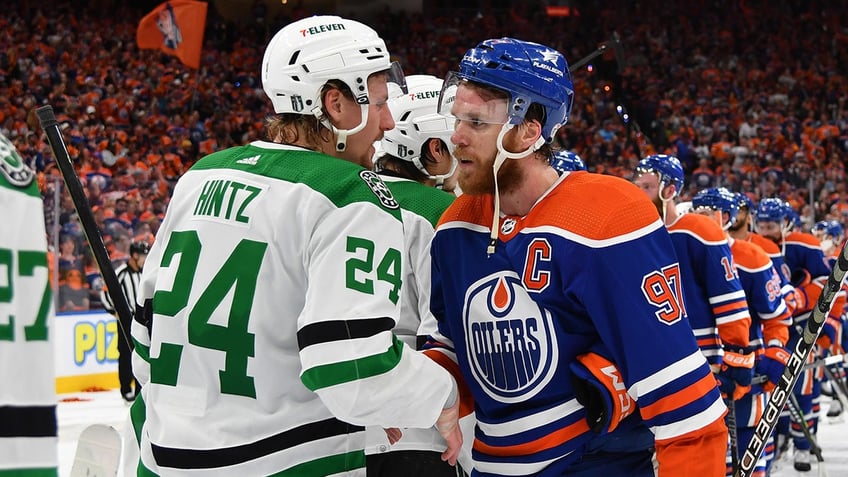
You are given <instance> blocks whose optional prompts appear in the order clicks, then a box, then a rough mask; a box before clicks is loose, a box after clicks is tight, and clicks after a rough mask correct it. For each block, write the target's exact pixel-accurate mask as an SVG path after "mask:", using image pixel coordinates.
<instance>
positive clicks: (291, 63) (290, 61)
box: [289, 50, 300, 65]
mask: <svg viewBox="0 0 848 477" xmlns="http://www.w3.org/2000/svg"><path fill="white" fill-rule="evenodd" d="M298 56H300V50H297V51H295V52H294V53H293V54H292V55H291V58H289V64H290V65H293V64H294V63H295V61H297V57H298Z"/></svg>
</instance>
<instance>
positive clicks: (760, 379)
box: [751, 354, 848, 397]
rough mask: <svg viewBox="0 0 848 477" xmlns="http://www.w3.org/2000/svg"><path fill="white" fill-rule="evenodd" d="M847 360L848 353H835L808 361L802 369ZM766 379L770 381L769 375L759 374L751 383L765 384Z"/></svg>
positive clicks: (847, 394)
mask: <svg viewBox="0 0 848 477" xmlns="http://www.w3.org/2000/svg"><path fill="white" fill-rule="evenodd" d="M846 360H848V354H835V355H833V356H828V357H827V358H819V359H817V360H815V361H813V362H812V363H807V364H805V365H804V367H803V368H802V369H805V370H806V369H815V368H822V367H824V368H827V367H828V366H831V365H834V364H838V363H844V362H845V361H846ZM766 381H768V376H766V375H765V374H758V375H756V376H754V378H753V379H752V380H751V384H763V383H765V382H766ZM845 397H848V389H846V393H845Z"/></svg>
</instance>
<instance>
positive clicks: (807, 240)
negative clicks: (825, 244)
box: [784, 232, 821, 247]
mask: <svg viewBox="0 0 848 477" xmlns="http://www.w3.org/2000/svg"><path fill="white" fill-rule="evenodd" d="M784 240H785V241H786V242H795V243H802V244H804V245H809V246H810V247H821V242H820V241H819V239H817V238H815V237H814V236H813V235H812V234H808V233H804V232H790V233H789V235H787V236H786V238H785V239H784Z"/></svg>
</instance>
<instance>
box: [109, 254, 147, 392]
mask: <svg viewBox="0 0 848 477" xmlns="http://www.w3.org/2000/svg"><path fill="white" fill-rule="evenodd" d="M129 251H130V254H129V258H128V259H127V261H126V262H125V263H123V264H121V265H119V266H118V268H116V269H115V275H116V276H117V278H118V283H119V284H120V285H121V290H122V293H123V294H124V296H125V297H126V299H127V303H128V304H129V303H132V304H135V302H136V295H137V294H138V284H139V281H140V280H141V271H142V269H143V268H144V261H145V260H147V254H148V253H149V252H150V245H149V244H148V243H147V242H133V243H131V244H130V250H129ZM100 299H101V301H102V302H103V308H104V309H105V310H106V311H108V312H109V313H111V314H112V315H114V316H115V319H116V320H120V319H121V317H120V316H118V315H117V313H116V312H115V305H114V304H113V303H112V297H111V296H109V292H108V290H106V289H105V288H104V289H103V290H102V291H101V292H100ZM131 311H135V309H134V307H132V308H131ZM120 325H121V328H122V329H124V330H127V331H129V330H130V329H131V328H132V322H130V323H124V322H123V321H121V322H120ZM116 339H117V340H118V382H119V383H120V386H121V397H123V398H124V401H126V402H133V401H134V400H135V398H136V396H138V394H139V392H140V391H141V385H140V384H139V382H138V380H137V379H136V378H135V375H134V374H133V370H132V351H133V348H134V346H133V344H132V342H131V341H130V340H126V339H124V336H123V335H119V336H118V337H117V338H116Z"/></svg>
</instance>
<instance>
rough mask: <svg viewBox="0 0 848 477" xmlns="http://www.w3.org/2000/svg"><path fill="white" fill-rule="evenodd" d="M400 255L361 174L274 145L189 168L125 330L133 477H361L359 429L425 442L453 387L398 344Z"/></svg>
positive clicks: (381, 205) (369, 177)
mask: <svg viewBox="0 0 848 477" xmlns="http://www.w3.org/2000/svg"><path fill="white" fill-rule="evenodd" d="M402 250H403V234H402V223H401V220H400V209H399V208H398V205H397V202H396V201H395V200H394V198H393V197H392V194H391V192H389V190H388V188H387V187H386V186H385V184H384V183H383V182H382V180H380V178H379V177H378V176H377V175H376V174H375V173H373V172H371V171H368V170H365V169H363V168H361V167H359V166H356V165H354V164H351V163H348V162H345V161H342V160H339V159H335V158H332V157H329V156H325V155H323V154H318V153H314V152H311V151H306V150H304V149H300V148H295V147H290V146H282V145H278V144H272V143H267V142H254V143H252V144H250V145H248V146H244V147H236V148H231V149H228V150H225V151H221V152H218V153H215V154H212V155H210V156H207V157H206V158H204V159H201V160H200V161H199V162H198V163H197V164H195V166H194V167H193V168H192V169H191V170H190V171H189V172H188V173H187V174H185V175H184V176H183V177H182V178H181V179H180V182H179V183H178V185H177V187H176V189H175V191H174V195H173V198H172V201H171V203H170V205H169V208H168V212H167V215H166V217H165V220H164V222H163V223H162V226H161V228H160V230H159V232H158V234H157V237H156V242H155V244H154V246H153V248H152V249H151V251H150V254H149V255H148V259H147V262H146V264H145V267H144V273H143V276H142V283H141V289H140V290H139V305H140V306H141V307H142V308H141V309H140V310H139V312H138V313H136V322H134V323H133V337H134V339H135V340H136V342H137V345H136V348H135V355H134V360H133V366H134V371H135V373H136V376H137V377H138V379H139V380H140V381H141V382H142V384H143V390H142V399H143V402H139V403H138V405H137V406H136V405H134V406H133V416H132V417H133V428H134V430H135V431H136V432H137V437H138V438H139V439H140V443H141V449H140V451H141V462H140V465H141V466H143V468H142V469H140V471H141V472H145V471H152V472H154V473H167V474H169V475H188V474H192V475H194V474H196V473H197V472H198V471H202V472H203V473H204V474H209V473H211V474H218V475H270V474H275V475H297V476H310V475H315V476H318V475H322V476H323V475H331V474H332V475H364V473H365V472H364V463H365V457H364V451H363V449H364V446H365V432H364V427H362V426H365V425H378V426H382V427H408V426H411V427H429V426H432V425H433V423H434V422H435V421H436V418H437V417H438V415H439V413H440V412H441V410H442V408H443V406H444V403H445V402H446V400H447V398H448V396H449V395H450V394H451V392H452V389H453V386H454V383H453V382H452V378H450V376H449V375H448V374H447V373H446V372H445V371H443V370H442V369H441V368H440V367H439V366H438V365H436V364H435V363H433V362H432V361H431V360H429V359H428V358H426V357H425V356H423V355H421V354H419V353H418V352H415V351H414V350H412V349H411V348H409V347H408V346H406V345H404V344H403V343H402V342H401V341H400V340H398V339H397V338H396V337H395V336H394V335H393V334H392V332H391V330H392V328H394V327H395V325H396V319H397V316H398V312H399V308H400V305H401V302H400V292H401V284H402V279H403V276H402V263H401V262H402ZM147 320H150V322H149V323H145V322H146V321H147ZM150 330H152V332H151V331H150ZM145 407H146V409H145ZM413 410H414V411H413ZM145 411H146V412H145ZM145 414H146V415H145Z"/></svg>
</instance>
